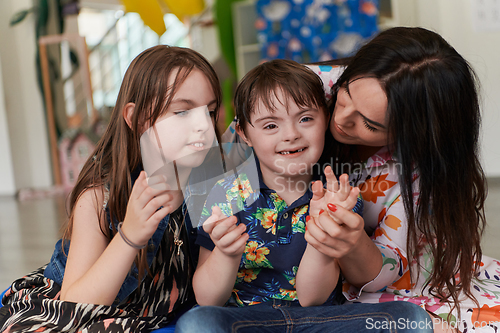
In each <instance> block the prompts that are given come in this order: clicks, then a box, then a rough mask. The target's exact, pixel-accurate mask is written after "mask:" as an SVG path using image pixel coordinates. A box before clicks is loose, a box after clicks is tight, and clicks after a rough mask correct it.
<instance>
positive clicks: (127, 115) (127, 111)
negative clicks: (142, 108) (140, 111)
mask: <svg viewBox="0 0 500 333" xmlns="http://www.w3.org/2000/svg"><path fill="white" fill-rule="evenodd" d="M134 110H135V103H127V104H125V107H124V108H123V110H122V115H123V119H125V122H126V123H127V125H128V127H129V128H130V129H132V117H133V116H134Z"/></svg>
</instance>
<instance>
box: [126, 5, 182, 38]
mask: <svg viewBox="0 0 500 333" xmlns="http://www.w3.org/2000/svg"><path fill="white" fill-rule="evenodd" d="M177 1H178V0H177ZM121 2H122V3H123V5H124V6H125V11H127V12H134V13H138V14H139V15H140V16H141V19H142V21H143V22H144V24H145V25H147V26H148V27H150V28H151V30H153V31H154V32H156V33H157V34H158V36H161V35H163V33H164V32H165V31H167V29H166V28H165V22H164V21H163V11H162V9H161V7H160V4H159V3H158V0H121ZM181 2H182V1H181Z"/></svg>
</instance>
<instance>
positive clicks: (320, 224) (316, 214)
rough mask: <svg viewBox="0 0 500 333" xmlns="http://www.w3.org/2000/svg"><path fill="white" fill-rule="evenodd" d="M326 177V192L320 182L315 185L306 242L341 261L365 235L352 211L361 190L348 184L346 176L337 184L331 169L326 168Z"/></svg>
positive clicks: (361, 220) (362, 223)
mask: <svg viewBox="0 0 500 333" xmlns="http://www.w3.org/2000/svg"><path fill="white" fill-rule="evenodd" d="M325 176H326V181H327V183H326V190H325V189H323V186H322V185H321V182H319V181H318V182H315V183H314V184H313V186H312V191H313V197H312V199H311V204H310V205H311V207H310V209H309V216H310V218H309V219H308V222H307V232H306V240H307V242H308V243H310V244H311V245H312V246H313V247H314V248H316V249H317V250H318V251H320V252H321V253H323V254H325V255H327V256H330V257H333V258H337V259H338V258H342V257H344V256H345V255H347V254H349V253H350V252H351V250H352V249H353V248H354V247H355V246H356V244H357V243H358V240H359V238H360V237H361V236H362V234H364V230H363V227H364V221H363V218H361V216H359V215H358V214H356V213H354V212H352V209H353V208H354V206H355V205H356V202H357V198H358V195H359V188H357V187H351V186H350V185H349V177H348V176H347V175H346V174H343V175H342V176H340V177H339V181H338V182H337V178H336V177H335V174H334V173H333V171H332V169H331V167H330V166H327V167H326V168H325Z"/></svg>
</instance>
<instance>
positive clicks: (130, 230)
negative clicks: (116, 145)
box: [122, 171, 177, 246]
mask: <svg viewBox="0 0 500 333" xmlns="http://www.w3.org/2000/svg"><path fill="white" fill-rule="evenodd" d="M169 190H170V188H169V186H168V185H167V183H166V179H165V177H164V176H162V175H157V176H153V177H150V178H149V179H147V178H146V172H144V171H142V172H141V174H140V175H139V177H138V178H137V180H136V181H135V184H134V187H133V188H132V193H131V194H130V199H129V202H128V204H127V212H126V214H125V219H124V221H123V226H122V231H123V233H124V234H125V236H126V237H127V238H128V239H130V241H132V242H133V243H134V244H136V245H139V246H140V245H145V244H147V242H148V241H149V239H150V238H151V236H153V234H154V232H155V231H156V229H157V228H158V224H159V223H160V221H161V220H162V219H163V218H164V217H165V216H167V214H169V213H171V212H172V211H173V210H174V209H175V208H177V207H171V206H170V205H169V203H170V202H171V201H172V195H171V194H169Z"/></svg>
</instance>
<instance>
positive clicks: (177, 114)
mask: <svg viewBox="0 0 500 333" xmlns="http://www.w3.org/2000/svg"><path fill="white" fill-rule="evenodd" d="M188 112H189V110H185V111H175V112H174V114H175V115H176V116H181V117H183V116H186V115H187V114H188Z"/></svg>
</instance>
